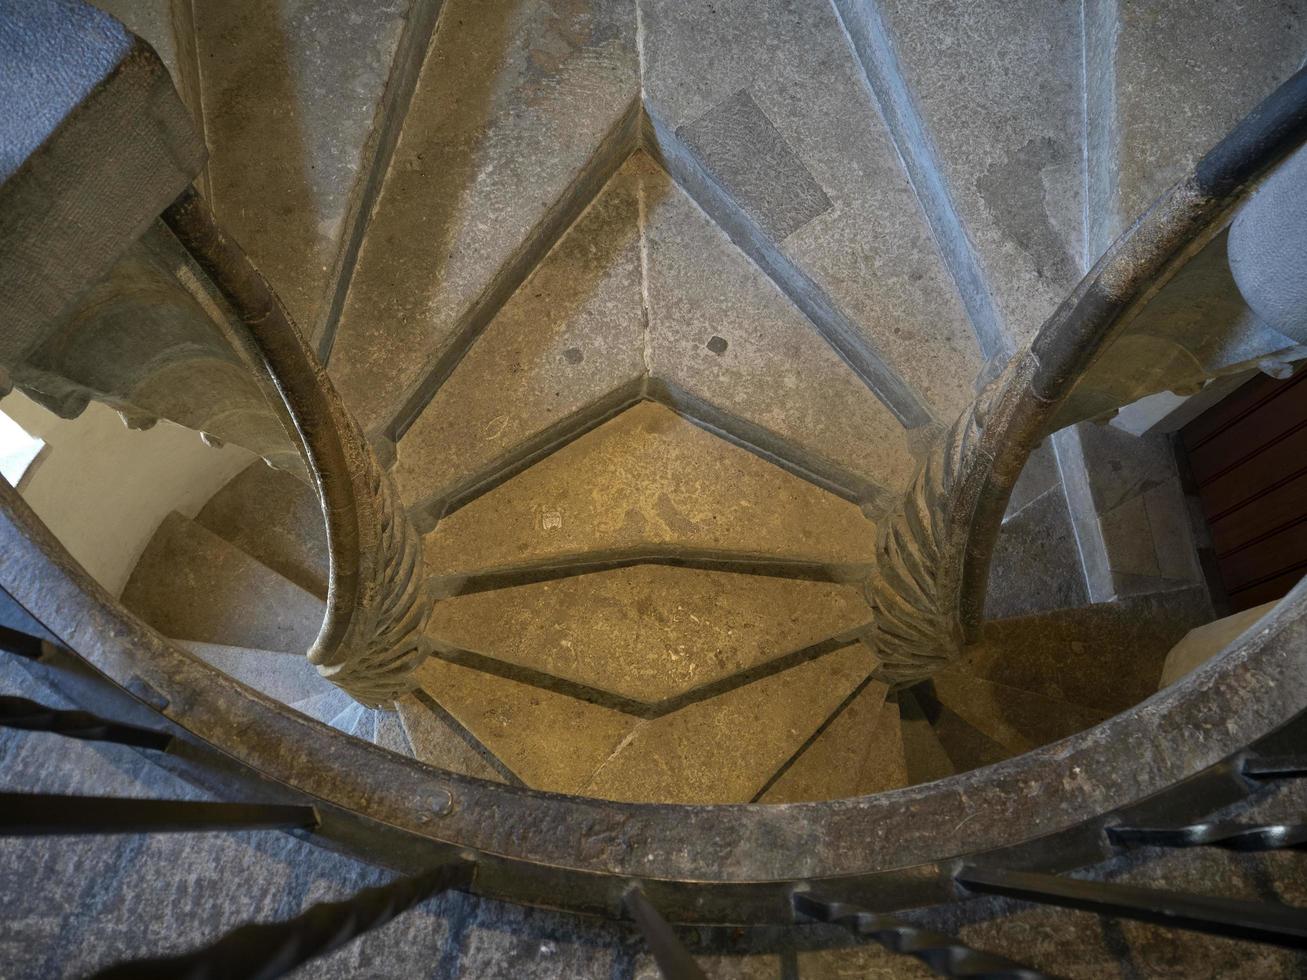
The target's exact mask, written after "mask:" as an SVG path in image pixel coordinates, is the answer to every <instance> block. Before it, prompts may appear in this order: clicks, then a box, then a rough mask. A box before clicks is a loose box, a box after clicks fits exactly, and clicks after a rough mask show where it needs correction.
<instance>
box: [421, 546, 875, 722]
mask: <svg viewBox="0 0 1307 980" xmlns="http://www.w3.org/2000/svg"><path fill="white" fill-rule="evenodd" d="M870 618H871V611H870V609H869V608H868V606H867V603H866V599H865V598H864V597H863V595H862V593H861V591H860V590H859V589H858V588H856V587H854V586H850V585H840V584H836V583H832V582H820V581H809V580H802V579H786V578H779V577H775V576H765V575H741V574H737V573H733V572H716V571H704V570H702V569H694V568H678V567H674V566H667V565H636V566H632V567H627V568H618V569H613V570H610V571H605V572H596V573H593V574H589V575H578V576H574V577H569V578H562V579H556V580H552V581H545V582H535V583H531V584H528V585H519V586H515V587H510V588H503V589H495V590H493V591H487V592H475V593H469V594H465V595H459V596H454V597H452V598H449V599H446V600H444V601H442V602H439V603H437V604H436V607H435V610H434V612H433V614H432V619H431V623H430V625H429V626H428V628H427V635H428V636H429V637H431V639H432V640H433V642H434V643H435V644H436V645H437V646H438V647H439V648H441V649H442V650H443V651H444V653H443V654H442V655H443V656H444V657H445V659H448V660H452V661H454V662H458V663H464V664H466V665H468V666H473V667H479V668H480V669H481V670H484V671H487V672H490V673H499V674H501V675H503V676H506V677H509V678H516V679H518V680H524V681H528V682H530V683H533V684H535V685H537V686H541V687H548V688H551V689H554V690H559V691H561V692H563V693H573V694H578V695H579V696H581V697H586V698H588V699H589V700H592V701H597V702H599V703H604V704H607V705H608V706H609V707H615V708H619V709H622V710H626V711H629V712H632V713H637V714H638V713H642V712H643V711H644V710H645V709H648V708H652V707H657V706H662V707H663V709H664V710H665V709H666V707H668V706H670V704H671V703H675V702H680V701H684V700H685V699H686V698H693V697H696V696H699V697H701V696H702V693H703V692H705V691H707V690H712V689H721V688H722V687H723V686H724V685H726V686H737V685H738V684H739V683H741V682H742V680H743V679H745V678H748V677H756V676H759V675H761V674H764V673H772V672H775V671H776V670H779V669H782V668H784V667H786V666H793V664H794V663H795V662H798V661H800V660H803V659H809V658H811V657H812V656H815V655H816V654H817V653H819V652H821V651H822V650H823V649H828V648H830V647H831V646H832V645H842V643H841V640H842V641H843V643H847V642H848V641H849V638H851V637H852V636H853V635H854V634H855V633H856V632H857V631H859V630H861V629H864V628H865V627H867V626H868V625H869V621H870Z"/></svg>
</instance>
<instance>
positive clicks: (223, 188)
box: [192, 0, 433, 335]
mask: <svg viewBox="0 0 1307 980" xmlns="http://www.w3.org/2000/svg"><path fill="white" fill-rule="evenodd" d="M193 6H194V10H193V12H192V18H193V29H194V50H195V58H196V60H197V62H198V65H199V72H198V77H199V87H200V103H201V105H202V111H203V127H204V134H205V138H206V142H207V143H208V147H209V165H208V171H207V182H206V184H205V192H206V196H207V197H208V199H209V203H210V204H211V206H212V207H213V209H214V212H215V214H216V215H217V217H218V220H219V221H221V222H222V223H223V227H224V228H225V229H226V230H227V231H228V232H230V233H231V234H232V236H233V237H234V238H235V239H236V240H237V241H238V242H240V244H241V246H242V247H243V248H244V249H245V250H246V252H248V253H249V255H250V257H251V259H253V261H254V263H255V264H256V265H257V266H258V267H259V270H260V272H262V273H263V274H264V275H265V276H266V277H267V278H268V280H269V281H270V282H271V283H272V285H273V287H274V288H275V289H276V290H277V293H278V295H279V296H280V298H281V300H282V302H283V303H284V304H285V305H286V308H287V310H288V311H289V312H290V314H291V316H292V317H293V318H294V319H295V320H296V322H297V323H298V324H299V325H300V327H301V329H302V330H303V331H304V332H305V334H306V335H308V334H311V333H313V332H314V331H315V329H316V328H318V327H319V325H320V322H321V320H322V318H323V317H324V316H325V315H327V314H328V310H329V309H330V307H331V306H332V305H333V302H334V300H335V296H334V294H335V292H336V288H337V284H338V282H340V281H341V280H342V278H343V280H344V283H343V284H344V285H347V284H348V275H347V272H348V266H349V265H350V264H351V263H350V261H349V254H350V252H351V251H352V250H353V249H355V248H357V241H356V240H355V238H356V235H357V234H358V233H359V232H360V231H361V230H362V229H361V226H360V225H359V220H360V213H359V212H360V210H361V211H362V212H363V216H366V211H367V208H366V203H367V201H366V198H367V195H368V184H369V181H370V180H371V179H372V172H373V170H374V169H375V168H378V167H379V168H380V169H382V170H383V171H384V168H385V163H386V162H387V161H386V160H385V159H381V160H378V159H377V151H378V148H379V147H380V146H381V145H383V144H384V142H385V141H384V140H382V138H381V136H382V134H381V130H382V129H384V127H385V122H386V120H385V117H386V115H387V114H388V113H393V112H396V111H399V112H402V109H403V106H402V104H401V105H395V104H394V103H395V101H396V96H397V95H399V90H402V89H403V85H402V83H401V84H395V83H393V82H392V83H391V84H390V89H391V92H390V94H389V95H387V87H388V82H390V80H391V79H392V78H393V77H394V76H393V75H392V67H395V68H398V69H400V70H402V68H403V61H404V58H405V57H413V54H412V52H411V49H412V48H413V47H417V54H416V56H417V57H420V56H421V51H422V50H423V49H425V47H426V40H427V39H426V37H411V36H410V35H413V34H417V35H422V34H423V33H427V34H429V31H430V21H431V18H432V15H433V11H428V10H427V9H426V8H429V7H432V6H433V4H432V3H431V2H430V0H363V2H361V3H359V2H354V0H310V2H302V0H276V2H265V0H230V2H224V3H217V4H209V3H205V4H195V5H193ZM401 41H402V42H403V43H401ZM401 48H403V49H404V51H403V52H401ZM397 55H398V57H397ZM398 81H399V80H398V79H397V78H396V79H395V82H398ZM399 101H400V102H401V103H402V101H403V100H402V99H400V100H399ZM382 156H383V157H384V156H385V154H384V152H383V154H382ZM342 265H344V266H345V267H346V268H345V273H346V274H345V275H344V276H342V268H341V267H342Z"/></svg>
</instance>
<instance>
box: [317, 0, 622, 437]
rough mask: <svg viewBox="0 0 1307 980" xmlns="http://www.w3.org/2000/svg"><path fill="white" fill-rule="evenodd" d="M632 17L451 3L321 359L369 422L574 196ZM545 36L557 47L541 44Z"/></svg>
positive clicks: (606, 3) (444, 349)
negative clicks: (332, 340) (328, 350)
mask: <svg viewBox="0 0 1307 980" xmlns="http://www.w3.org/2000/svg"><path fill="white" fill-rule="evenodd" d="M635 26H636V25H635V9H634V6H633V5H632V4H630V3H626V2H619V0H595V2H587V3H582V4H578V5H575V9H569V8H564V7H558V8H555V7H554V6H549V5H544V6H518V5H497V6H494V7H493V8H491V7H486V6H485V5H484V4H482V3H480V2H479V0H446V3H445V4H444V7H443V9H442V11H441V14H440V27H439V29H438V30H437V32H436V36H435V38H434V40H433V43H432V46H431V48H430V50H429V51H428V52H427V55H426V60H425V61H424V63H423V65H422V70H421V73H420V75H419V77H418V81H417V88H416V90H415V92H414V94H413V99H412V103H411V105H410V108H409V112H408V116H407V117H406V118H405V120H404V124H403V129H402V131H401V133H400V137H399V143H398V145H397V147H396V149H395V155H394V160H393V163H392V165H391V167H390V170H389V172H388V173H387V175H386V179H385V182H384V184H383V186H382V189H381V194H380V197H379V198H378V200H377V204H376V207H375V209H374V211H373V214H372V219H371V223H370V225H369V228H368V233H367V237H366V240H365V241H364V243H363V246H362V248H361V249H360V252H359V260H358V269H357V272H356V274H355V276H354V282H353V286H352V288H351V290H350V293H349V296H348V298H347V300H346V303H345V306H344V310H343V312H342V316H341V321H340V327H339V333H338V335H337V339H336V345H335V349H334V351H333V354H332V358H331V362H330V370H331V374H332V378H333V380H335V382H336V384H337V386H338V387H339V389H340V391H341V394H342V396H343V397H344V398H345V401H346V403H347V404H348V405H349V406H350V407H351V409H352V410H353V411H354V412H355V414H356V415H357V416H358V417H359V418H360V420H361V422H362V424H363V426H364V428H365V429H367V430H372V429H375V428H377V427H378V426H380V425H383V424H385V423H386V422H387V421H388V420H389V417H390V416H391V415H393V414H394V412H395V411H396V410H398V408H399V407H400V405H401V404H402V402H403V399H404V397H405V394H406V392H407V391H408V390H409V389H410V388H412V387H413V386H414V385H416V384H417V383H418V382H419V381H420V379H421V378H422V377H423V375H424V374H425V373H426V372H427V371H429V370H430V369H431V368H432V367H433V366H435V364H436V362H437V361H438V360H439V358H440V357H441V356H442V355H444V354H446V353H448V352H449V351H450V350H451V348H453V347H455V346H456V345H457V344H458V343H459V342H460V339H461V338H460V334H462V333H463V329H462V328H463V327H465V326H466V321H467V317H468V314H469V312H470V311H471V310H472V309H473V308H475V307H476V305H477V303H478V302H479V301H481V300H482V299H483V297H485V296H486V294H487V293H488V292H489V291H492V290H493V289H495V288H498V287H500V286H501V285H502V284H504V283H507V282H509V281H510V280H511V278H512V277H511V275H509V274H507V270H510V268H511V267H513V265H514V257H515V256H518V255H520V254H521V253H523V251H524V245H525V246H526V249H525V250H526V251H530V249H531V248H532V247H534V248H537V249H539V248H542V247H544V248H547V247H548V244H549V243H548V242H539V241H535V242H532V241H531V240H532V238H533V236H534V237H535V238H536V239H538V238H539V236H540V234H541V232H542V230H544V229H545V228H546V227H547V226H548V224H549V216H550V214H551V213H552V212H554V211H555V210H556V208H557V206H558V202H559V201H560V200H561V199H564V198H567V197H569V196H575V195H576V194H578V193H583V192H584V188H583V187H580V186H573V184H574V182H576V181H578V179H579V178H581V177H582V175H583V174H584V173H585V171H586V170H587V168H588V167H590V166H591V165H592V163H593V161H594V159H595V158H596V157H597V156H602V155H603V151H601V149H600V148H601V145H602V144H603V143H604V141H605V138H606V137H608V135H609V134H610V133H611V132H613V131H614V130H615V129H616V128H617V127H618V125H619V123H620V121H621V120H622V119H623V117H624V116H625V115H626V113H627V112H628V109H629V108H630V106H631V104H632V101H633V99H634V98H635V97H636V94H637V92H638V73H639V67H638V64H637V58H636V53H635V49H634V38H635ZM549 39H552V40H549ZM551 44H553V45H556V46H558V49H559V50H558V51H557V52H556V53H552V54H547V53H546V51H548V50H550V48H549V45H551ZM506 65H511V66H520V67H514V68H510V69H508V70H505V66H506ZM581 183H582V184H583V183H584V181H583V180H582V181H581ZM560 230H561V229H560ZM433 235H434V236H435V237H434V239H433ZM396 350H399V351H403V352H404V356H402V357H395V356H394V352H395V351H396Z"/></svg>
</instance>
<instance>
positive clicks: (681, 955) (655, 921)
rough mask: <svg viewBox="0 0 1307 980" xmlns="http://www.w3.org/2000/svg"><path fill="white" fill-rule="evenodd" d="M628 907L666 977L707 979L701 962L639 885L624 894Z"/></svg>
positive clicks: (676, 979)
mask: <svg viewBox="0 0 1307 980" xmlns="http://www.w3.org/2000/svg"><path fill="white" fill-rule="evenodd" d="M624 902H625V905H626V910H627V911H628V912H630V913H631V918H633V919H634V920H635V924H636V925H638V926H639V927H640V931H641V932H642V933H643V934H644V941H645V942H646V943H648V944H649V952H651V953H653V958H654V962H655V963H657V964H658V969H659V971H660V972H661V973H662V975H663V976H664V977H666V978H667V980H707V977H706V976H705V974H704V972H703V970H701V969H700V968H699V964H698V963H696V962H694V958H693V957H692V956H690V952H689V950H687V949H686V948H685V946H684V945H683V944H682V943H681V941H680V940H679V939H677V938H676V933H674V932H672V927H671V926H669V925H668V924H667V920H666V919H664V918H663V917H662V915H660V914H659V912H658V910H657V909H656V908H654V907H653V905H652V904H650V902H649V899H647V898H646V897H645V894H644V892H643V890H641V889H640V888H639V887H638V886H637V887H634V888H632V889H630V890H629V891H628V892H627V893H626V896H625V900H624Z"/></svg>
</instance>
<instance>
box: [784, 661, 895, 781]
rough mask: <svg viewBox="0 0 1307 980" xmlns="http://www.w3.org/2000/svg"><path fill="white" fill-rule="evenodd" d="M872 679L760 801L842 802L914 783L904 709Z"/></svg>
mask: <svg viewBox="0 0 1307 980" xmlns="http://www.w3.org/2000/svg"><path fill="white" fill-rule="evenodd" d="M887 690H888V689H887V688H886V687H885V685H884V684H880V683H877V682H875V681H872V682H871V683H869V684H868V685H867V686H866V687H865V688H863V689H862V692H861V693H860V694H858V696H857V697H855V698H854V699H853V700H852V701H851V702H850V703H849V704H848V706H846V707H845V708H844V710H843V711H841V712H840V713H839V714H838V715H836V716H835V719H834V720H833V721H832V722H831V723H830V725H829V726H828V727H827V728H826V730H825V731H823V732H822V733H821V734H820V735H818V736H817V739H816V741H814V742H813V743H812V744H811V745H809V746H808V747H807V748H806V749H804V750H803V754H802V755H800V756H799V757H798V758H797V759H795V760H794V763H793V764H792V765H791V766H790V767H789V768H788V769H786V770H785V772H783V773H782V774H781V777H780V778H779V779H778V780H776V782H774V783H772V785H771V788H770V789H768V790H767V792H765V793H764V794H763V795H762V797H761V798H760V799H759V802H760V803H797V802H801V801H804V800H839V799H845V798H847V797H850V796H863V795H866V794H868V793H879V792H882V791H883V790H887V789H897V788H898V787H900V786H906V785H907V784H908V774H907V769H906V765H905V763H904V760H903V739H902V734H901V731H900V729H899V708H898V705H896V704H888V703H886V701H885V693H886V691H887Z"/></svg>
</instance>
